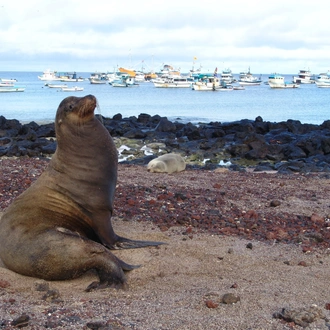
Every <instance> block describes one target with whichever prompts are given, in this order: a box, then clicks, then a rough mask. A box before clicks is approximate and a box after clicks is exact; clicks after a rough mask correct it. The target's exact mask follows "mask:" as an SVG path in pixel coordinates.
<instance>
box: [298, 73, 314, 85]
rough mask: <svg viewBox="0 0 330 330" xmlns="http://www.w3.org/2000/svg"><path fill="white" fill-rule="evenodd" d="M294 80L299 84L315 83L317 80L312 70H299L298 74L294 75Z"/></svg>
mask: <svg viewBox="0 0 330 330" xmlns="http://www.w3.org/2000/svg"><path fill="white" fill-rule="evenodd" d="M293 82H294V83H297V84H314V82H315V80H314V79H313V75H312V73H311V71H310V70H299V73H298V76H294V77H293Z"/></svg>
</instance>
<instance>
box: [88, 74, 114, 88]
mask: <svg viewBox="0 0 330 330" xmlns="http://www.w3.org/2000/svg"><path fill="white" fill-rule="evenodd" d="M88 80H89V81H90V83H91V84H98V85H100V84H106V83H107V82H108V81H109V77H108V74H107V73H105V72H93V73H91V75H90V77H89V78H88Z"/></svg>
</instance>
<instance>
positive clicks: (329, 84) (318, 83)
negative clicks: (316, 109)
mask: <svg viewBox="0 0 330 330" xmlns="http://www.w3.org/2000/svg"><path fill="white" fill-rule="evenodd" d="M315 85H316V86H317V87H320V88H329V87H330V81H315Z"/></svg>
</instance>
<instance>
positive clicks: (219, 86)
mask: <svg viewBox="0 0 330 330" xmlns="http://www.w3.org/2000/svg"><path fill="white" fill-rule="evenodd" d="M192 89H193V90H194V91H223V92H229V91H232V90H233V87H232V86H231V85H228V84H226V83H225V82H221V81H220V79H219V78H218V77H217V76H216V72H215V74H214V76H204V77H202V78H200V79H199V80H198V81H196V82H194V83H193V84H192Z"/></svg>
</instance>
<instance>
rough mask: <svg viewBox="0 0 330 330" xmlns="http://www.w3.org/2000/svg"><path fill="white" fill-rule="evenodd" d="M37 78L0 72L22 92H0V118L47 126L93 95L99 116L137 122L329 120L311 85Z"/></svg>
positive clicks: (322, 97) (324, 92)
mask: <svg viewBox="0 0 330 330" xmlns="http://www.w3.org/2000/svg"><path fill="white" fill-rule="evenodd" d="M41 74H42V72H1V71H0V78H7V79H9V78H15V79H17V80H18V82H17V84H16V85H17V86H20V87H25V91H24V92H18V93H0V115H2V116H4V117H5V118H7V119H18V120H19V121H21V122H23V123H26V122H30V121H35V122H37V123H45V122H50V121H53V120H54V117H55V113H56V110H57V107H58V105H59V103H60V102H61V101H62V100H63V99H64V98H65V97H68V96H71V95H74V96H84V95H87V94H93V95H95V96H96V98H97V99H98V104H99V107H98V109H97V113H100V114H102V115H103V116H105V117H113V116H114V115H115V114H118V113H120V114H122V115H123V117H130V116H136V117H137V116H138V115H139V114H141V113H147V114H150V115H160V116H166V117H167V118H168V119H169V120H171V121H175V120H178V121H181V122H184V123H187V122H192V123H199V122H207V123H208V122H211V121H218V122H231V121H236V120H241V119H252V120H254V119H255V118H256V117H257V116H261V117H262V118H263V120H264V121H271V122H280V121H286V120H288V119H294V120H299V121H301V122H302V123H310V124H322V123H323V122H324V121H325V120H328V119H330V88H318V87H317V86H316V85H315V84H305V85H301V87H300V88H295V89H271V88H270V87H269V86H268V85H266V84H264V83H262V84H261V85H260V86H248V87H246V88H245V90H239V91H232V92H221V91H216V92H201V91H193V90H191V89H190V88H156V87H154V85H153V84H152V83H150V82H145V83H141V84H139V86H137V87H127V88H122V87H112V86H111V85H109V84H106V85H93V84H90V82H89V81H88V80H86V81H84V82H74V83H67V84H68V85H69V86H80V87H84V91H83V92H63V91H59V90H57V89H54V88H49V87H47V86H45V83H46V82H45V81H41V80H39V79H38V75H41ZM77 75H78V76H82V77H84V78H86V79H87V78H88V77H89V76H90V73H79V72H78V73H77ZM234 76H235V75H234ZM257 76H259V75H257ZM236 78H237V76H236ZM285 79H286V80H287V81H291V80H292V75H285ZM262 80H263V82H264V81H267V80H268V75H262ZM58 83H60V82H58Z"/></svg>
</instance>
